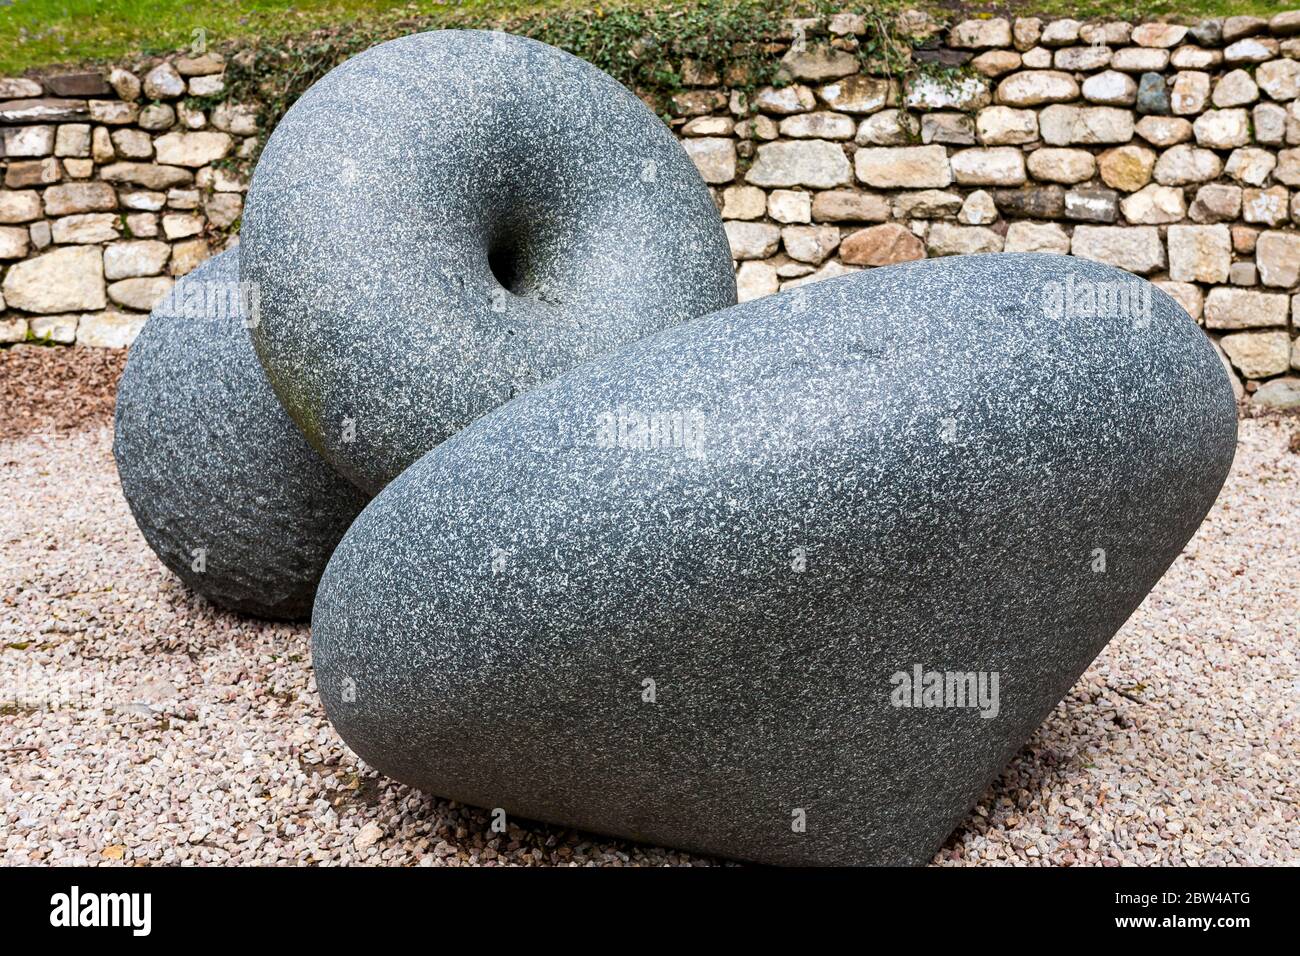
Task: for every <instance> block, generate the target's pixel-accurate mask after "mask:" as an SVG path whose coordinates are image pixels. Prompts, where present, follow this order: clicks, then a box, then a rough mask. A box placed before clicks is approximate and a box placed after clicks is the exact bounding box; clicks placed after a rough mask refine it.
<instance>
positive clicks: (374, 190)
mask: <svg viewBox="0 0 1300 956" xmlns="http://www.w3.org/2000/svg"><path fill="white" fill-rule="evenodd" d="M241 239H242V244H241V246H240V249H241V257H242V263H243V267H244V274H245V275H246V276H248V277H249V278H250V279H253V280H255V281H257V282H258V283H260V286H261V290H262V308H263V321H262V323H261V325H260V326H259V327H258V328H257V329H256V330H255V333H254V345H255V347H256V349H257V353H258V356H259V357H260V359H261V361H262V364H263V366H264V368H265V369H266V371H267V375H268V377H269V378H270V380H271V384H272V386H273V387H274V388H275V390H276V393H277V394H278V395H279V396H280V398H281V400H282V402H283V404H284V405H285V407H286V408H287V409H288V411H289V413H290V415H292V416H293V418H294V420H295V421H296V422H297V423H298V424H299V426H301V427H302V429H303V431H304V432H305V433H306V434H307V436H308V437H309V438H310V439H311V441H312V443H313V445H314V446H315V447H316V448H317V449H318V450H319V451H320V452H321V453H322V454H323V455H324V456H325V458H326V459H327V460H329V461H330V462H332V463H333V464H334V465H335V466H336V468H337V469H338V470H339V471H340V472H341V473H343V474H344V475H346V476H347V477H348V478H350V479H351V480H352V481H353V482H355V483H356V484H357V485H358V487H361V488H363V489H366V490H368V491H371V492H374V491H377V490H378V489H379V488H381V487H382V486H383V485H384V484H385V483H387V482H388V481H390V480H392V479H393V478H394V477H396V476H397V475H398V474H399V473H400V472H401V471H402V469H403V468H405V467H406V466H407V465H409V464H410V463H411V462H413V461H415V460H416V459H417V458H419V456H420V455H421V454H422V453H423V452H424V451H426V450H427V449H429V448H431V447H433V446H434V445H435V444H437V443H438V442H439V441H441V440H442V439H444V438H446V437H447V436H448V435H450V434H452V433H453V432H455V431H456V430H457V429H459V428H461V427H463V426H465V425H466V424H468V423H469V422H471V421H473V420H474V419H475V418H477V417H478V416H480V415H482V414H483V413H485V412H487V411H490V410H491V409H493V408H495V407H496V406H498V405H500V404H502V403H503V402H505V401H507V400H509V399H510V398H512V397H513V396H515V395H517V394H519V393H521V392H524V391H525V390H527V389H529V388H531V387H532V386H534V385H536V384H537V383H539V382H541V381H544V380H546V379H548V378H551V377H552V376H554V375H556V374H557V373H559V372H561V371H564V370H566V369H568V368H571V367H573V366H575V365H577V364H579V363H581V362H584V361H586V360H588V359H591V358H594V357H595V356H597V355H600V354H602V353H604V352H607V351H609V350H611V349H613V348H615V347H617V346H619V345H622V344H624V343H626V342H631V341H634V340H636V339H639V338H641V337H643V336H645V335H647V334H649V333H652V332H655V331H658V330H659V329H662V328H664V327H666V326H669V325H673V324H675V323H679V322H682V321H685V320H687V319H691V318H694V317H696V316H699V315H704V314H705V313H708V312H712V311H714V310H715V309H719V308H723V307H725V306H728V305H732V304H734V303H735V301H736V290H735V279H734V276H733V274H732V263H731V255H730V251H729V247H728V244H727V239H726V234H725V232H724V231H723V228H722V220H721V218H720V216H719V214H718V211H717V208H716V207H715V205H714V203H713V200H712V198H711V197H710V195H709V191H708V188H707V187H706V186H705V184H704V182H703V180H701V178H700V176H699V174H698V173H697V172H696V170H695V166H694V165H693V164H692V163H691V161H690V159H689V157H688V156H687V155H686V153H685V151H684V150H683V149H682V147H681V146H680V144H678V142H677V141H676V139H675V138H674V137H673V135H672V133H671V132H670V131H669V130H668V128H667V127H665V126H664V125H663V123H662V122H660V120H659V119H658V118H656V117H655V116H654V114H653V113H651V111H650V110H649V109H648V108H647V107H646V106H645V105H644V104H643V103H642V102H641V101H640V100H638V99H637V98H636V97H635V96H633V95H632V93H631V92H629V91H628V90H627V89H626V88H624V87H623V86H621V85H620V84H619V83H617V82H616V81H615V80H613V79H612V78H611V77H609V76H608V75H606V74H604V73H602V72H601V71H600V70H598V69H596V68H595V67H593V66H591V65H590V64H588V63H585V62H583V61H582V60H579V59H577V58H576V57H573V56H570V55H569V54H567V53H564V52H562V51H560V50H557V49H555V48H553V47H549V46H546V45H545V44H542V43H538V42H536V41H533V40H528V39H524V38H521V37H514V36H510V35H508V34H504V33H493V32H481V31H441V32H435V33H424V34H418V35H414V36H408V37H403V38H401V39H398V40H393V41H391V42H388V43H384V44H381V45H380V46H377V47H374V48H372V49H370V50H367V51H366V52H364V53H362V54H360V55H359V56H356V57H354V58H353V59H351V60H349V61H347V62H346V63H344V64H343V65H342V66H340V67H338V68H337V69H335V70H334V71H332V72H331V73H329V74H328V75H327V76H326V77H325V78H324V79H322V80H321V81H320V82H318V83H317V84H316V85H315V86H313V87H312V88H311V89H310V90H308V91H307V93H306V94H304V95H303V97H302V98H301V99H300V100H298V102H297V103H295V104H294V106H293V108H292V109H290V110H289V112H288V114H287V115H286V116H285V117H284V119H282V120H281V121H280V124H279V125H278V126H277V127H276V130H275V133H274V134H273V135H272V136H271V138H270V141H269V142H268V143H267V146H266V149H265V151H264V152H263V153H262V157H261V160H260V161H259V163H258V166H257V170H256V172H255V174H254V176H253V182H252V186H251V189H250V192H249V198H248V206H247V212H246V214H245V219H244V227H243V231H242V236H241ZM348 437H351V438H352V440H350V441H349V440H348Z"/></svg>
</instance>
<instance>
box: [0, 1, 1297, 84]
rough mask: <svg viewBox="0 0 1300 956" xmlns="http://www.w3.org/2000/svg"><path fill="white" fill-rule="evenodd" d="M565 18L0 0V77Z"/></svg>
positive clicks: (1099, 10)
mask: <svg viewBox="0 0 1300 956" xmlns="http://www.w3.org/2000/svg"><path fill="white" fill-rule="evenodd" d="M824 5H825V6H826V7H827V8H828V9H841V8H843V9H861V8H863V7H864V6H865V7H866V8H868V9H885V10H888V9H897V8H901V7H904V6H916V7H921V8H924V9H930V10H931V11H933V12H935V13H939V14H942V13H945V12H947V13H951V12H952V11H954V10H957V9H960V10H962V11H964V12H966V13H968V14H970V15H980V14H982V13H983V14H985V15H987V14H989V13H1005V12H1008V11H1012V12H1020V13H1026V14H1028V13H1043V14H1056V15H1066V14H1068V15H1071V16H1076V17H1081V18H1084V17H1094V16H1108V17H1120V18H1124V19H1130V20H1135V19H1148V18H1154V17H1162V16H1173V17H1178V18H1182V19H1196V18H1199V17H1203V16H1226V15H1232V14H1256V15H1260V16H1269V15H1271V14H1273V13H1277V12H1279V11H1281V10H1285V9H1289V8H1293V7H1296V8H1300V0H1154V2H1138V0H1006V2H1002V3H978V2H977V3H969V2H963V3H960V4H959V3H958V2H956V0H915V2H912V3H906V2H904V0H877V2H873V3H866V4H863V3H854V2H851V0H845V2H844V3H842V4H841V3H826V4H824ZM656 6H663V4H662V3H660V4H656V3H654V2H653V0H608V2H607V3H605V4H604V7H605V10H609V11H615V10H619V9H626V8H628V7H636V8H641V9H648V8H653V7H656ZM566 12H571V13H573V14H574V15H575V16H576V17H584V16H585V17H590V16H592V15H593V12H594V15H595V17H596V18H599V17H600V16H601V15H602V14H603V13H604V12H605V11H603V10H602V9H601V6H600V5H599V3H598V2H597V3H592V2H590V0H588V2H583V0H412V2H396V0H0V74H4V75H10V74H17V73H22V72H25V71H28V70H34V69H39V68H43V67H49V66H53V65H56V64H79V63H94V62H104V61H110V60H122V59H124V58H127V57H130V56H131V55H132V54H161V53H167V52H171V51H174V50H178V49H183V48H187V47H190V46H191V45H193V44H194V43H195V41H196V40H203V41H206V43H207V44H209V45H214V46H221V45H223V44H224V43H226V42H227V41H232V40H234V41H239V40H248V39H253V38H256V39H259V40H262V41H271V42H274V41H275V40H277V39H280V38H284V37H288V36H293V35H298V34H302V33H306V32H308V31H311V30H313V29H317V28H321V27H336V26H349V25H352V26H355V25H356V24H358V23H364V24H366V26H367V28H369V27H370V26H371V25H374V26H375V27H376V29H377V31H378V29H379V28H382V27H384V26H386V25H387V26H391V25H392V24H394V23H397V22H400V21H407V20H410V21H413V22H412V29H427V28H429V27H436V26H437V25H438V23H439V22H440V21H454V20H457V19H460V18H463V17H465V16H467V15H468V16H474V17H476V18H483V19H487V20H492V21H495V20H499V19H503V18H507V17H512V16H519V15H534V14H547V13H553V14H560V15H563V14H565V13H566Z"/></svg>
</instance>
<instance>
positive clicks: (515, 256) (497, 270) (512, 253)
mask: <svg viewBox="0 0 1300 956" xmlns="http://www.w3.org/2000/svg"><path fill="white" fill-rule="evenodd" d="M488 268H489V269H491V270H492V275H493V276H494V277H495V278H496V280H497V281H498V282H500V283H501V285H502V286H504V287H505V288H506V289H508V290H509V291H510V292H512V293H514V294H515V295H519V294H520V293H519V288H520V284H521V283H522V281H523V277H524V268H523V259H522V258H521V257H520V256H519V251H518V250H517V249H516V248H515V245H514V243H512V242H498V243H494V244H493V246H492V248H491V249H489V250H488Z"/></svg>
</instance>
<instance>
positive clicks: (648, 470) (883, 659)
mask: <svg viewBox="0 0 1300 956" xmlns="http://www.w3.org/2000/svg"><path fill="white" fill-rule="evenodd" d="M1126 290H1131V291H1132V292H1133V293H1135V294H1136V298H1135V299H1133V300H1132V302H1131V303H1129V304H1127V305H1126V304H1125V301H1126V300H1124V299H1122V298H1121V297H1122V296H1125V295H1128V294H1129V293H1128V292H1127V291H1126ZM1088 294H1091V295H1092V296H1093V297H1094V300H1095V298H1096V297H1097V296H1098V295H1101V296H1104V297H1106V300H1107V301H1110V302H1111V303H1112V304H1113V305H1114V307H1110V308H1107V307H1105V306H1103V308H1102V314H1099V315H1094V314H1091V313H1090V310H1089V309H1088V308H1087V295H1088ZM1144 296H1149V298H1146V299H1145V302H1146V303H1148V304H1149V306H1150V307H1149V308H1146V307H1145V306H1144V305H1143V297H1144ZM1066 301H1069V302H1071V303H1073V304H1074V305H1073V309H1072V311H1069V312H1067V311H1066V310H1065V307H1064V304H1063V303H1064V302H1066ZM1144 312H1145V315H1144V314H1143V313H1144ZM609 416H614V417H613V419H611V418H610V417H609ZM636 416H642V418H641V419H640V420H641V421H643V422H645V423H646V426H647V427H646V428H644V429H641V430H636V429H633V430H631V431H630V432H629V430H628V429H626V428H620V426H619V422H620V421H622V422H623V423H625V424H626V423H627V422H629V421H633V420H636ZM651 435H654V436H657V437H656V438H655V439H654V440H650V438H649V436H651ZM1235 436H1236V416H1235V409H1234V404H1233V397H1232V390H1231V388H1230V387H1229V384H1228V380H1227V378H1226V376H1225V374H1224V371H1223V368H1222V365H1221V364H1220V362H1219V360H1218V358H1217V357H1216V356H1215V353H1214V350H1213V348H1212V347H1211V345H1210V343H1209V341H1208V340H1207V339H1206V337H1205V336H1204V334H1203V333H1202V332H1201V331H1200V330H1199V329H1198V328H1197V326H1196V324H1195V323H1194V322H1193V321H1192V320H1191V319H1190V318H1189V317H1188V316H1187V314H1186V313H1185V312H1183V311H1182V309H1181V308H1179V307H1178V306H1177V305H1176V303H1175V302H1174V300H1173V299H1171V298H1170V297H1168V296H1167V295H1165V294H1164V293H1162V292H1160V291H1158V290H1156V289H1154V287H1152V286H1151V285H1150V284H1148V283H1146V282H1144V281H1143V280H1139V279H1136V278H1135V277H1133V276H1131V275H1129V274H1127V273H1123V272H1120V271H1118V270H1115V269H1111V268H1109V267H1106V266H1102V265H1098V264H1096V263H1092V262H1088V261H1085V260H1082V259H1077V258H1070V257H1058V256H1045V255H1005V256H974V257H956V258H946V259H939V260H930V261H922V262H916V263H908V264H905V265H900V266H892V267H888V268H884V269H876V270H872V271H870V272H864V273H858V274H855V275H852V276H848V277H844V278H840V279H834V280H828V281H824V282H821V283H817V284H815V285H811V286H805V287H803V288H800V289H797V290H792V291H789V292H785V293H782V294H780V295H776V296H772V297H769V298H764V299H759V300H756V301H753V302H750V303H747V304H745V305H741V306H737V307H735V308H731V309H727V310H724V311H720V312H718V313H716V314H713V315H709V316H706V317H704V318H701V319H699V320H697V321H695V322H692V323H690V324H688V325H685V326H680V327H677V328H674V329H670V330H668V331H665V332H663V333H660V334H659V335H656V336H654V337H651V338H649V339H646V340H644V341H641V342H637V343H635V344H633V345H630V346H627V347H625V348H623V349H621V350H619V351H618V352H616V353H614V354H612V355H609V356H606V357H604V358H602V359H599V360H596V361H594V362H592V363H590V364H588V365H586V366H584V367H582V368H580V369H576V370H574V371H572V372H570V373H568V374H565V375H563V376H561V377H559V378H558V379H556V380H554V381H552V382H550V383H548V384H546V385H544V386H542V387H540V388H537V389H535V390H533V391H531V392H530V393H528V394H527V395H524V396H522V397H520V398H518V399H515V400H514V401H512V402H510V403H508V404H507V405H505V406H503V407H502V408H500V409H498V410H497V411H495V412H494V413H492V414H490V415H488V416H486V417H484V418H482V419H480V420H479V421H478V422H476V423H475V424H473V425H471V426H470V427H469V428H467V429H465V430H464V431H462V432H461V433H459V434H458V435H456V436H454V437H453V438H451V439H449V440H448V441H446V442H445V443H443V444H442V445H441V446H439V447H438V448H436V449H435V450H433V451H432V452H430V453H429V454H427V455H426V456H425V457H424V458H423V459H422V460H421V461H419V462H418V463H417V464H416V465H414V466H413V467H412V468H410V469H409V470H408V471H407V472H406V473H404V474H403V475H402V476H401V477H400V478H398V479H397V480H396V481H394V482H393V483H392V484H391V485H389V486H388V488H387V489H386V490H385V491H384V492H383V493H382V494H380V495H379V496H378V497H377V498H375V499H374V500H373V501H372V502H371V503H370V504H369V506H368V507H367V509H366V510H365V511H364V512H363V513H362V514H361V516H360V517H359V518H358V519H357V521H356V523H355V524H354V525H353V527H352V528H351V529H350V530H349V532H348V534H347V535H346V536H345V537H344V539H343V541H342V542H341V543H340V545H339V547H338V549H337V551H336V552H335V554H334V557H333V559H332V560H331V562H330V564H329V567H328V568H327V569H326V572H325V575H324V577H323V579H322V581H321V587H320V591H319V593H318V595H317V599H316V607H315V611H314V613H313V627H312V637H313V653H314V666H315V673H316V679H317V683H318V686H319V688H320V692H321V694H322V697H323V699H324V702H325V706H326V710H327V712H328V714H329V717H330V719H331V720H332V721H333V722H334V725H335V727H336V728H337V729H338V730H339V732H340V733H341V734H342V736H343V738H344V739H345V740H346V741H347V743H348V745H349V746H350V747H352V749H353V750H355V751H356V752H357V753H358V754H360V755H361V756H362V757H363V758H364V759H365V760H366V761H367V762H368V763H370V764H372V765H373V766H375V767H377V768H379V769H380V770H382V771H383V772H385V773H387V774H389V775H391V776H393V777H395V778H397V779H399V780H403V781H406V782H408V783H410V784H413V785H415V786H417V787H420V788H422V789H424V790H427V791H429V792H432V793H435V794H440V795H444V796H447V797H452V798H455V799H457V800H461V801H465V802H467V803H470V804H475V805H479V806H483V807H491V808H496V807H500V808H503V809H505V810H506V811H507V812H508V813H510V814H518V815H520V816H523V817H531V818H537V819H541V820H547V821H551V822H555V823H559V824H565V825H571V826H575V827H581V828H584V829H588V830H594V831H599V832H603V833H609V834H616V835H620V836H625V837H630V838H633V839H638V840H647V841H653V842H657V843H663V844H668V845H672V846H679V847H684V848H689V849H692V850H698V851H702V852H706V853H713V854H719V855H723V856H731V857H739V858H743V859H749V860H759V861H767V862H773V863H794V864H807V863H811V864H844V863H854V864H857V863H872V864H878V863H889V864H899V863H909V864H914V863H921V862H923V861H925V860H926V859H928V858H929V857H930V855H931V854H932V853H933V852H934V851H935V849H936V848H937V847H938V846H939V845H940V844H941V842H942V840H943V839H944V838H945V836H947V834H948V833H949V832H950V831H951V830H952V828H953V827H954V826H955V825H956V824H957V823H959V822H960V821H961V820H962V819H963V818H964V816H965V815H966V814H967V813H968V812H969V810H970V807H971V806H972V804H973V803H974V802H975V801H976V799H977V798H978V797H979V796H980V794H981V793H982V792H983V791H984V789H985V788H986V786H987V785H988V784H989V782H990V781H991V780H992V779H993V777H994V776H995V775H996V774H997V772H998V771H999V769H1000V768H1001V767H1002V766H1003V765H1004V764H1005V763H1006V762H1007V760H1008V759H1009V758H1010V757H1011V756H1012V755H1013V754H1014V753H1015V752H1016V750H1017V749H1018V748H1019V747H1020V746H1021V745H1022V744H1023V743H1024V741H1025V740H1026V739H1027V738H1028V737H1029V735H1030V734H1031V733H1032V732H1033V730H1034V728H1036V727H1037V726H1038V725H1039V723H1040V722H1041V721H1042V720H1043V719H1044V717H1046V715H1047V714H1048V713H1049V712H1050V711H1051V709H1052V708H1053V707H1054V706H1055V705H1056V703H1057V702H1058V701H1059V700H1060V699H1061V698H1062V696H1063V695H1064V694H1065V692H1066V691H1067V690H1068V689H1069V688H1070V686H1071V685H1072V684H1073V683H1074V682H1075V680H1076V679H1077V678H1078V677H1079V675H1080V674H1081V673H1082V671H1083V670H1084V668H1085V667H1086V666H1087V665H1088V663H1089V662H1090V661H1092V659H1093V658H1094V657H1095V656H1096V655H1097V653H1098V652H1099V651H1100V650H1101V648H1102V647H1103V646H1104V645H1105V643H1106V642H1107V641H1108V640H1109V639H1110V638H1111V636H1112V635H1113V634H1114V633H1115V631H1116V629H1117V628H1119V626H1120V625H1121V624H1122V623H1123V622H1124V621H1125V619H1126V618H1127V617H1128V616H1129V614H1130V613H1131V612H1132V611H1133V610H1134V609H1135V608H1136V607H1137V606H1138V604H1139V603H1140V602H1141V600H1142V598H1143V596H1144V595H1146V593H1147V592H1148V590H1149V589H1150V588H1151V586H1152V585H1153V584H1154V583H1155V582H1156V580H1157V579H1159V577H1160V576H1161V575H1162V574H1163V573H1164V571H1165V569H1166V568H1167V567H1168V565H1169V564H1170V562H1171V561H1172V560H1173V559H1174V557H1175V556H1176V555H1177V554H1178V552H1179V550H1180V549H1181V548H1182V546H1183V544H1184V543H1185V542H1186V541H1187V539H1188V538H1189V537H1190V535H1191V534H1192V532H1193V531H1194V530H1195V529H1196V527H1197V525H1198V524H1199V523H1200V521H1201V519H1202V517H1203V516H1204V515H1205V513H1206V511H1207V510H1208V508H1209V507H1210V505H1211V503H1212V502H1213V500H1214V498H1215V495H1216V494H1217V492H1218V490H1219V487H1220V485H1221V484H1222V482H1223V480H1224V477H1225V476H1226V474H1227V472H1228V468H1229V465H1230V463H1231V461H1232V457H1233V451H1234V447H1235ZM642 437H645V439H646V440H644V441H643V440H641V438H642ZM1102 552H1104V554H1103V553H1102ZM1099 562H1101V564H1100V565H1099ZM1099 566H1100V567H1102V569H1101V570H1099ZM918 666H919V667H921V668H922V669H923V671H922V672H923V673H925V672H928V671H931V670H933V671H936V672H946V671H952V672H954V673H966V672H970V673H973V674H976V675H978V674H980V673H983V674H984V675H985V678H984V688H985V691H986V700H985V704H986V706H984V707H983V708H981V709H975V708H969V707H967V708H962V707H949V708H938V707H925V706H922V707H910V706H909V707H902V706H898V707H896V706H894V700H893V699H892V698H893V696H894V695H895V693H896V692H898V691H899V690H900V688H901V686H902V685H901V684H899V683H896V681H898V675H900V674H901V675H911V674H912V673H913V669H914V668H916V667H918ZM995 673H996V674H997V675H998V680H999V691H998V694H997V708H996V715H995V716H988V717H985V716H982V714H984V713H986V712H987V713H991V712H992V710H993V708H992V707H991V706H987V705H989V704H991V703H992V700H993V696H992V675H993V674H995ZM1121 676H1123V677H1124V678H1125V679H1133V680H1139V679H1141V677H1142V675H1140V674H1131V675H1121ZM647 681H653V682H654V683H653V687H652V685H650V684H648V683H646V682H647ZM651 689H653V691H654V694H653V696H654V702H653V703H651V702H648V701H647V699H646V695H647V692H648V691H649V690H651ZM912 700H913V698H912V697H911V696H910V695H904V696H903V697H902V698H900V701H904V702H911V701H912ZM949 701H950V702H954V701H952V698H949ZM921 702H922V703H924V702H925V698H924V696H923V697H922V698H921ZM801 813H802V814H803V817H804V820H805V822H806V829H805V831H804V832H796V829H795V825H796V824H797V823H798V820H799V816H800V814H801Z"/></svg>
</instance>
